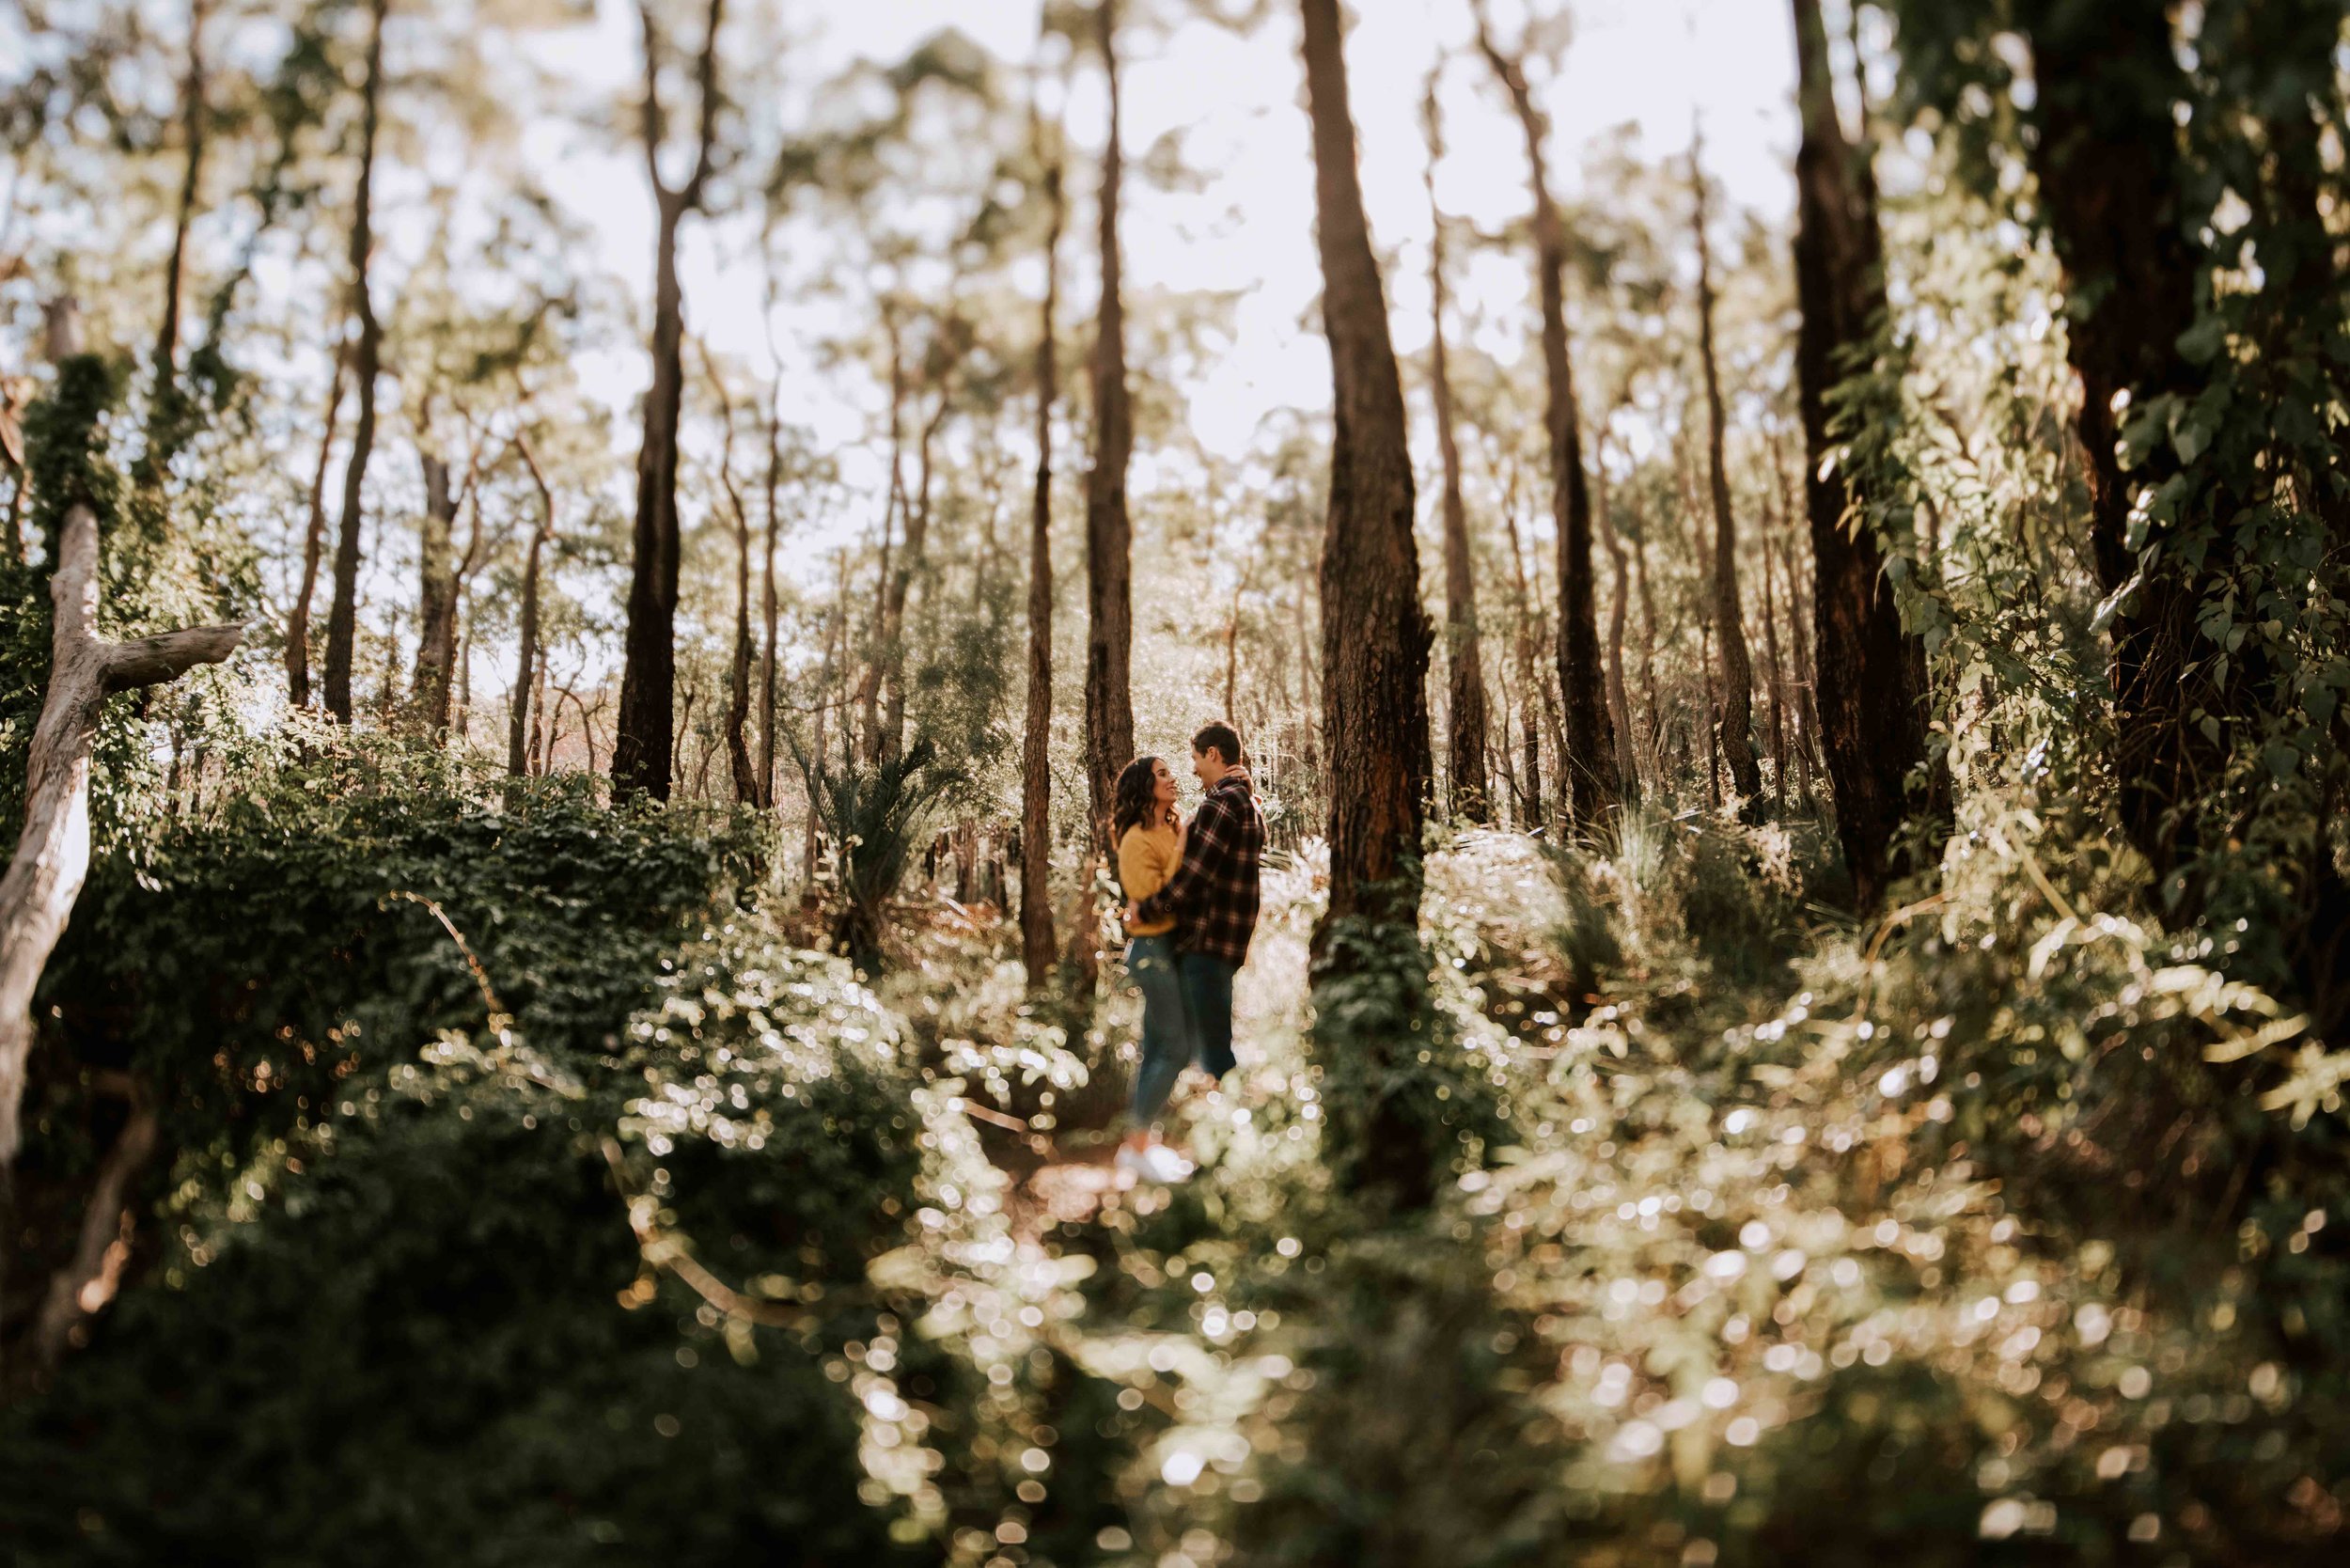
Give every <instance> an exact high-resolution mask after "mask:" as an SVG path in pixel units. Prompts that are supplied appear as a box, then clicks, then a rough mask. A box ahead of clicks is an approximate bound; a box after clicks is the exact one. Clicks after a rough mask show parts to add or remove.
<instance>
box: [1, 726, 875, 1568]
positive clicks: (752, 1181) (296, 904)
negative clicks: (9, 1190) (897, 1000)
mask: <svg viewBox="0 0 2350 1568" xmlns="http://www.w3.org/2000/svg"><path fill="white" fill-rule="evenodd" d="M309 739H310V741H311V744H310V745H302V746H298V745H293V744H291V743H290V742H286V743H281V744H280V746H279V748H277V749H262V748H257V749H256V751H255V752H254V753H253V754H251V755H248V756H245V757H243V758H241V759H240V762H241V765H242V771H241V777H242V778H243V780H244V782H245V788H243V790H241V791H240V792H237V793H236V794H234V795H232V796H229V797H227V798H225V799H223V800H220V801H217V802H215V803H213V804H212V806H211V808H208V809H207V810H205V811H203V812H200V813H192V814H190V815H189V816H186V817H183V818H180V819H177V820H175V821H174V822H172V823H170V824H169V826H168V827H167V829H166V830H165V831H164V833H163V834H162V835H161V837H160V838H159V839H158V840H157V841H156V843H155V844H154V845H153V846H152V849H151V852H150V853H149V855H146V856H144V857H143V858H142V859H141V860H140V861H139V862H137V863H135V864H133V863H131V862H129V861H128V860H127V859H125V858H122V857H110V858H109V859H108V860H106V861H103V862H102V863H101V864H100V865H99V866H98V867H97V868H96V871H95V874H94V875H93V878H92V882H91V886H90V888H89V891H88V892H87V893H86V896H85V901H84V904H83V907H82V910H81V912H80V915H79V917H77V919H76V922H75V925H74V926H73V928H72V933H71V935H70V937H69V940H68V942H67V944H66V946H65V947H64V948H63V949H61V950H60V954H59V960H58V963H57V964H56V965H55V967H54V968H53V971H52V975H51V978H50V980H49V983H48V984H47V986H46V988H45V991H44V998H45V1000H46V1001H47V1002H48V1003H49V1004H50V1005H53V1006H55V1008H56V1009H57V1011H58V1013H59V1014H60V1019H59V1023H58V1024H57V1026H56V1027H55V1029H54V1030H53V1031H52V1032H53V1038H52V1039H50V1040H48V1041H46V1042H44V1044H43V1048H42V1051H41V1054H40V1056H39V1058H37V1060H38V1061H39V1063H40V1066H41V1069H42V1074H43V1078H42V1083H41V1085H40V1099H39V1102H38V1106H39V1118H38V1122H37V1126H36V1130H35V1133H34V1137H33V1138H32V1142H31V1147H30V1148H29V1149H28V1151H27V1156H26V1159H25V1161H24V1165H23V1166H22V1167H21V1168H20V1172H19V1180H20V1188H21V1189H22V1190H24V1191H27V1192H31V1193H34V1194H36V1195H38V1194H39V1192H40V1191H41V1190H42V1189H44V1188H45V1187H46V1186H47V1185H48V1184H52V1183H66V1184H68V1188H67V1190H71V1181H72V1179H73V1176H74V1172H75V1171H77V1170H78V1169H80V1168H84V1167H85V1165H86V1159H87V1155H86V1153H84V1152H82V1151H81V1150H80V1149H79V1148H78V1147H77V1143H78V1140H79V1139H80V1137H82V1136H83V1133H82V1127H83V1119H82V1116H81V1114H80V1106H81V1091H80V1090H79V1087H78V1085H79V1082H80V1072H79V1069H81V1068H84V1067H87V1066H100V1065H114V1066H125V1067H128V1068H129V1069H130V1070H131V1071H132V1072H133V1073H134V1074H137V1075H138V1076H139V1077H140V1078H141V1079H142V1080H143V1081H144V1082H146V1083H147V1084H148V1085H149V1086H150V1090H151V1091H152V1093H153V1095H154V1098H155V1100H156V1102H157V1104H158V1105H160V1106H161V1107H162V1109H163V1112H164V1139H163V1142H164V1150H165V1153H164V1155H162V1156H160V1157H159V1159H158V1161H157V1162H156V1163H155V1165H154V1166H153V1167H151V1168H150V1169H149V1173H148V1181H149V1200H152V1198H153V1197H156V1196H160V1197H161V1198H162V1199H163V1202H164V1212H165V1214H166V1215H167V1218H168V1221H169V1224H168V1228H167V1231H166V1238H165V1241H164V1249H163V1255H162V1256H161V1257H159V1258H156V1259H154V1260H152V1261H151V1262H149V1264H148V1265H147V1268H146V1272H145V1278H143V1279H141V1280H140V1281H138V1282H136V1283H134V1284H133V1285H132V1286H131V1287H130V1288H129V1289H128V1290H127V1291H126V1292H125V1294H124V1297H123V1299H122V1300H121V1301H120V1302H119V1303H118V1306H117V1307H116V1308H115V1309H114V1310H113V1311H112V1312H111V1313H110V1314H109V1317H108V1319H107V1331H106V1333H105V1334H104V1335H103V1336H102V1339H101V1341H100V1342H99V1343H98V1344H96V1345H95V1346H93V1347H92V1349H91V1350H89V1351H88V1352H86V1353H85V1354H83V1355H82V1356H77V1357H76V1358H75V1359H74V1361H73V1362H72V1364H71V1368H70V1370H69V1373H68V1375H67V1376H66V1377H64V1378H63V1379H61V1380H60V1382H59V1383H58V1384H57V1386H56V1387H55V1388H54V1389H52V1390H51V1391H50V1392H49V1393H48V1394H46V1395H45V1396H43V1397H41V1398H39V1399H37V1400H33V1401H29V1402H26V1403H20V1404H19V1405H18V1406H17V1407H16V1408H14V1409H13V1410H11V1411H10V1412H8V1416H7V1417H6V1418H5V1420H0V1450H5V1451H6V1452H7V1453H8V1456H9V1457H8V1464H9V1465H10V1466H11V1468H13V1469H15V1470H17V1471H18V1472H19V1473H20V1474H24V1475H28V1476H29V1475H34V1474H38V1475H39V1477H40V1478H41V1479H40V1484H39V1485H37V1486H32V1487H24V1488H11V1489H10V1490H9V1493H8V1502H7V1503H6V1504H5V1505H0V1515H4V1516H5V1519H6V1525H5V1528H6V1529H7V1530H8V1534H9V1535H10V1536H11V1537H12V1538H13V1539H15V1540H16V1541H18V1542H20V1543H22V1548H21V1549H22V1551H23V1552H24V1560H25V1561H27V1562H45V1561H59V1562H63V1561H69V1560H70V1561H75V1562H84V1561H126V1562H128V1561H151V1560H157V1559H158V1558H163V1557H168V1558H175V1559H178V1558H202V1557H209V1556H217V1555H219V1554H220V1553H222V1552H225V1551H233V1552H234V1553H235V1554H236V1555H238V1556H239V1557H240V1558H242V1559H243V1560H279V1561H290V1560H303V1559H305V1558H306V1557H308V1556H310V1555H312V1554H313V1553H314V1552H315V1551H316V1550H317V1549H318V1543H320V1542H321V1541H327V1542H332V1543H334V1544H335V1553H336V1555H337V1558H338V1559H339V1560H352V1561H372V1560H383V1561H413V1560H418V1559H425V1560H438V1561H452V1562H461V1561H462V1562H484V1563H487V1562H509V1561H543V1560H592V1559H595V1558H597V1557H599V1556H603V1557H609V1558H611V1559H612V1560H635V1558H637V1557H639V1556H641V1555H642V1554H643V1553H644V1552H645V1551H647V1550H654V1549H657V1550H659V1551H660V1552H661V1553H662V1554H663V1555H664V1556H665V1557H674V1558H676V1559H678V1560H696V1561H697V1560H716V1559H717V1558H719V1557H722V1556H729V1555H730V1554H732V1553H735V1552H739V1551H740V1550H741V1549H743V1548H744V1545H745V1544H757V1543H761V1542H764V1543H767V1544H768V1549H770V1550H772V1551H774V1552H776V1553H782V1554H791V1555H795V1556H799V1557H810V1556H813V1557H822V1558H851V1559H855V1560H888V1559H889V1558H890V1556H891V1553H892V1552H893V1550H894V1548H893V1547H892V1546H891V1544H890V1543H889V1540H888V1537H887V1536H886V1533H885V1526H886V1520H885V1518H883V1517H882V1516H881V1515H879V1514H876V1513H870V1512H868V1511H866V1510H864V1509H861V1508H856V1507H852V1508H850V1509H848V1510H845V1511H844V1510H842V1509H841V1508H839V1507H838V1498H839V1497H842V1496H844V1495H848V1494H853V1493H854V1490H855V1487H856V1485H857V1475H856V1466H855V1464H854V1454H855V1452H856V1436H855V1434H856V1431H857V1420H858V1412H857V1407H856V1406H855V1405H854V1403H851V1402H849V1401H847V1400H846V1399H844V1398H842V1397H841V1396H840V1395H839V1393H838V1390H837V1389H836V1388H833V1387H832V1384H833V1382H834V1381H835V1380H834V1379H833V1378H831V1377H829V1376H827V1375H826V1374H825V1372H823V1366H822V1364H821V1358H820V1357H819V1356H817V1355H816V1354H814V1353H816V1352H819V1351H821V1350H823V1348H824V1347H826V1346H830V1345H838V1343H840V1342H842V1341H847V1340H851V1339H859V1340H861V1339H863V1338H865V1337H868V1336H870V1334H871V1333H872V1332H873V1329H874V1324H875V1322H876V1319H875V1317H874V1312H873V1309H872V1308H871V1307H870V1306H869V1305H866V1304H864V1302H863V1300H862V1298H861V1297H860V1295H859V1294H858V1293H857V1292H856V1291H855V1290H854V1287H855V1286H857V1285H859V1284H861V1282H862V1277H863V1267H864V1260H865V1258H866V1256H867V1255H868V1254H869V1252H870V1251H871V1250H873V1249H874V1246H875V1242H876V1240H877V1239H878V1238H885V1237H886V1236H887V1235H888V1234H889V1232H890V1231H891V1230H892V1229H893V1228H894V1222H893V1219H892V1216H893V1215H898V1214H901V1213H902V1212H903V1210H904V1209H905V1208H906V1207H907V1206H908V1204H909V1203H910V1201H911V1200H912V1198H913V1195H914V1192H913V1182H914V1179H915V1176H916V1173H917V1169H918V1168H919V1159H918V1155H917V1143H916V1138H915V1134H914V1130H913V1123H912V1118H911V1115H910V1113H909V1110H908V1104H909V1097H910V1094H911V1088H912V1086H911V1082H910V1079H909V1069H908V1068H907V1067H906V1066H905V1065H904V1064H903V1063H902V1061H901V1058H900V1056H899V1053H898V1050H897V1047H896V1045H895V1041H896V1039H897V1034H896V1030H895V1027H894V1026H893V1025H892V1024H891V1023H890V1021H889V1020H888V1019H887V1018H886V1016H885V1015H884V1014H882V1013H881V1012H880V1011H878V1010H877V1009H876V1008H875V1006H874V1004H873V1002H872V1000H871V998H870V996H867V995H866V994H865V993H864V992H862V991H861V990H860V989H859V988H857V987H856V986H855V985H854V983H853V982H852V980H850V977H849V975H848V973H847V971H846V969H845V967H844V966H843V965H842V964H840V963H839V962H838V961H837V960H826V959H822V958H818V957H814V956H811V955H807V954H804V953H799V952H796V951H793V950H791V949H785V948H782V947H779V946H777V945H776V943H775V942H774V941H773V939H772V938H771V937H769V936H767V935H765V934H764V933H762V932H761V931H760V929H759V927H758V925H757V923H756V921H755V920H753V919H751V918H749V917H743V916H738V915H736V914H735V913H734V912H733V911H732V909H731V908H730V899H729V888H730V886H732V885H733V884H734V882H735V880H736V879H737V878H738V877H739V876H741V875H742V874H743V873H744V871H745V870H748V868H749V867H750V865H751V862H752V850H753V848H754V841H753V840H752V839H751V838H750V837H749V836H748V835H746V834H745V832H744V830H743V828H742V826H741V825H740V824H738V823H734V822H732V821H731V820H729V819H725V818H719V819H715V820H697V818H696V817H695V816H694V815H693V814H691V813H686V812H670V813H663V812H658V811H654V810H651V809H649V808H640V809H636V810H633V811H628V812H621V813H617V814H616V813H611V812H607V811H605V810H603V808H600V807H599V806H598V805H597V804H596V802H595V801H594V799H593V796H592V793H591V792H589V791H588V790H587V789H586V788H584V787H581V786H580V785H579V784H578V782H577V781H572V782H556V781H550V782H548V783H546V784H538V783H535V782H533V783H525V784H520V785H515V786H512V787H510V788H509V789H507V790H504V791H501V792H498V793H495V794H493V793H489V792H480V791H477V790H476V789H475V788H473V787H472V785H473V781H471V780H469V779H467V778H465V777H464V776H462V772H461V771H460V770H456V769H454V768H452V767H451V766H450V765H449V764H448V763H447V762H446V760H444V759H442V758H440V757H438V756H437V755H433V754H430V753H419V752H410V751H405V750H402V749H399V748H398V747H396V746H391V745H364V746H356V747H354V746H352V745H349V744H348V743H346V744H344V745H326V744H324V742H325V737H311V738H309ZM394 893H415V894H417V895H420V896H422V897H426V898H430V899H431V900H432V901H433V902H434V904H435V905H436V906H437V908H438V909H439V910H441V911H443V912H445V913H446V915H447V916H448V917H450V919H451V920H452V922H453V923H454V924H455V925H456V927H457V929H458V930H459V931H460V932H462V933H464V936H465V939H466V943H467V946H468V948H470V949H471V952H472V953H473V954H478V958H479V961H480V963H481V965H482V973H483V974H484V975H485V976H486V977H487V980H488V982H489V984H490V985H491V986H492V987H493V991H494V994H495V996H496V1001H497V1004H498V1006H499V1008H500V1010H501V1011H498V1012H495V1013H491V1012H490V1011H489V1008H490V1004H489V1003H488V1001H487V1000H486V999H485V997H484V996H483V995H482V993H481V989H480V985H479V983H478V982H477V980H476V978H475V976H474V974H473V973H472V971H471V969H470V967H469V962H468V952H467V950H466V949H461V948H460V947H459V945H458V944H457V943H455V942H453V941H451V939H450V938H449V936H448V935H447V934H446V933H445V931H444V930H443V928H442V927H441V926H440V925H439V923H438V922H437V921H436V920H435V919H434V918H433V917H432V915H431V912H430V911H429V910H428V909H425V908H419V907H416V906H415V904H414V903H411V902H402V901H398V900H393V899H391V898H389V897H388V895H391V894H394ZM503 1010H510V1015H509V1013H507V1012H506V1011H503ZM616 1158H617V1160H618V1164H617V1166H615V1165H613V1164H612V1163H611V1162H612V1161H614V1160H615V1159H616ZM616 1175H620V1176H621V1177H622V1182H621V1187H620V1190H618V1191H616V1190H614V1180H615V1176H616ZM28 1207H31V1208H35V1209H39V1210H40V1211H41V1212H52V1206H49V1205H43V1204H39V1203H35V1204H31V1205H28ZM67 1217H68V1218H69V1219H70V1218H71V1215H70V1213H68V1214H67ZM633 1226H635V1227H637V1228H640V1229H641V1228H648V1227H649V1228H650V1230H649V1231H647V1232H646V1235H645V1236H644V1237H639V1236H633V1235H632V1233H631V1232H632V1228H633ZM680 1247H682V1248H684V1249H685V1255H686V1256H689V1257H690V1256H691V1255H692V1254H693V1252H695V1251H697V1250H699V1249H701V1248H707V1249H708V1257H709V1260H710V1262H709V1265H708V1266H709V1267H710V1268H712V1269H713V1270H715V1271H716V1272H717V1273H718V1274H719V1275H721V1276H722V1277H724V1278H727V1279H729V1280H734V1281H745V1282H746V1283H744V1284H742V1285H741V1286H739V1287H738V1288H740V1289H742V1290H744V1291H745V1292H748V1293H749V1299H751V1300H753V1301H754V1302H757V1303H760V1304H761V1305H760V1307H759V1309H758V1310H757V1313H756V1316H757V1320H758V1321H759V1322H760V1323H761V1324H766V1323H771V1322H772V1323H775V1324H776V1325H778V1326H780V1327H781V1329H782V1332H781V1334H780V1336H778V1335H777V1334H776V1331H775V1329H772V1328H768V1327H760V1328H757V1329H756V1330H754V1329H753V1328H752V1327H751V1326H750V1324H749V1322H748V1321H747V1320H745V1319H744V1318H742V1317H741V1316H740V1315H738V1314H735V1313H732V1312H722V1311H717V1310H713V1307H712V1304H711V1303H710V1302H709V1301H707V1300H705V1299H703V1298H702V1297H700V1296H698V1295H697V1294H693V1293H692V1292H689V1291H688V1290H686V1289H685V1288H684V1286H683V1285H682V1284H681V1283H679V1282H678V1280H677V1279H676V1278H673V1277H672V1271H671V1270H670V1268H669V1266H668V1265H667V1263H666V1260H667V1259H669V1258H672V1257H674V1256H677V1255H678V1254H677V1252H676V1250H675V1249H677V1248H680ZM42 1252H43V1253H45V1254H46V1255H47V1256H49V1257H52V1258H54V1256H55V1246H54V1240H53V1242H52V1244H51V1245H50V1246H48V1247H44V1248H43V1249H42ZM28 1261H29V1260H28ZM11 1278H12V1279H14V1278H19V1277H18V1276H17V1275H16V1272H15V1271H13V1270H12V1271H11ZM844 1286H847V1287H850V1288H849V1289H844V1288H843V1287H844ZM827 1287H829V1288H830V1289H829V1293H828V1289H827ZM616 1293H617V1294H616ZM909 1365H910V1367H911V1368H912V1369H913V1370H914V1371H915V1372H917V1373H918V1372H920V1370H921V1357H919V1356H914V1355H913V1354H912V1353H909ZM655 1543H658V1546H657V1547H656V1546H655Z"/></svg>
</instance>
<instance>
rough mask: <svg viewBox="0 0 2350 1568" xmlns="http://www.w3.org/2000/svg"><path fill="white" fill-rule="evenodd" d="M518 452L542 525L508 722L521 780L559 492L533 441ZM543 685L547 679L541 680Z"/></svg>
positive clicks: (527, 568) (522, 442)
mask: <svg viewBox="0 0 2350 1568" xmlns="http://www.w3.org/2000/svg"><path fill="white" fill-rule="evenodd" d="M514 450H515V451H516V452H517V453H519V454H520V455H521V457H522V460H523V466H524V467H525V468H526V469H528V470H529V472H530V482H531V484H532V485H533V486H535V487H536V488H537V490H538V492H539V525H538V526H537V527H536V528H533V529H532V530H531V532H530V548H529V549H528V551H527V552H525V555H524V557H523V588H522V599H523V602H522V611H521V615H520V618H519V619H520V625H519V627H518V629H517V632H516V640H517V642H518V643H519V644H520V646H519V647H518V648H517V649H516V651H515V658H514V701H513V712H512V713H509V714H508V715H507V722H506V771H507V772H508V773H509V774H512V775H514V776H518V777H519V776H521V775H522V773H523V772H524V770H525V765H526V759H527V755H528V753H527V745H528V742H529V738H530V721H531V716H532V713H531V705H530V686H531V673H532V671H533V670H534V669H535V668H537V667H538V666H539V663H540V653H539V563H540V557H541V553H542V552H543V551H544V550H545V548H546V544H547V541H549V540H551V539H553V538H554V537H555V491H554V490H553V489H552V488H551V487H550V486H549V485H548V484H547V478H546V475H545V474H544V473H543V472H541V471H540V467H539V458H538V454H537V453H536V452H534V451H532V450H531V447H530V441H529V438H528V437H526V436H523V435H516V436H515V437H514ZM540 683H541V685H543V684H544V677H543V676H541V677H540Z"/></svg>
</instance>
